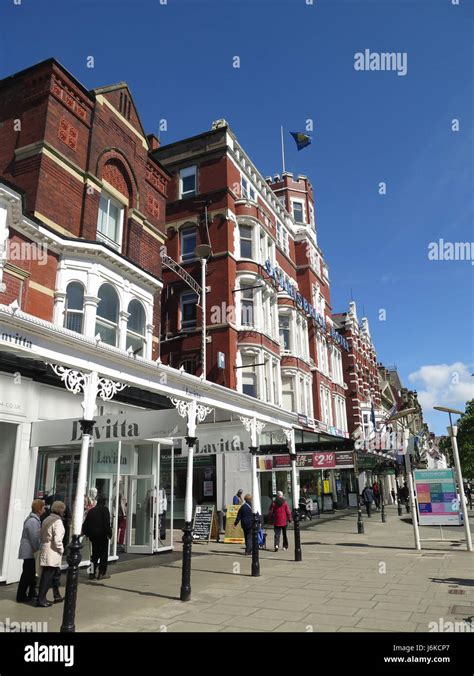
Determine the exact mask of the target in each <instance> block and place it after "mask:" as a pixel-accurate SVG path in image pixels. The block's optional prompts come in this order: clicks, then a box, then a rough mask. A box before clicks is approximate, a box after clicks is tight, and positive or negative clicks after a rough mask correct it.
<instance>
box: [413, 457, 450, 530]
mask: <svg viewBox="0 0 474 676" xmlns="http://www.w3.org/2000/svg"><path fill="white" fill-rule="evenodd" d="M415 488H416V496H417V504H418V514H419V516H420V526H460V525H461V516H460V511H459V510H460V504H459V498H458V494H457V491H456V482H455V479H454V470H452V469H434V470H429V469H417V470H415Z"/></svg>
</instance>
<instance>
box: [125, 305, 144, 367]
mask: <svg viewBox="0 0 474 676" xmlns="http://www.w3.org/2000/svg"><path fill="white" fill-rule="evenodd" d="M128 313H129V315H130V316H129V318H128V323H127V342H126V345H125V349H127V350H128V348H129V347H131V348H132V350H133V351H134V354H139V355H141V356H143V354H144V350H145V310H144V309H143V305H142V304H141V303H140V301H139V300H136V299H134V300H132V301H130V303H129V305H128Z"/></svg>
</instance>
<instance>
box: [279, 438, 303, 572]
mask: <svg viewBox="0 0 474 676" xmlns="http://www.w3.org/2000/svg"><path fill="white" fill-rule="evenodd" d="M283 432H284V434H285V436H286V439H287V443H288V448H289V450H290V459H291V494H292V497H293V527H294V531H295V561H301V560H302V554H301V534H300V514H299V511H298V503H299V497H300V496H299V486H298V476H297V470H296V446H295V430H293V429H291V430H287V429H284V430H283Z"/></svg>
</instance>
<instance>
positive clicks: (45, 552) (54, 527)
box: [36, 500, 66, 608]
mask: <svg viewBox="0 0 474 676" xmlns="http://www.w3.org/2000/svg"><path fill="white" fill-rule="evenodd" d="M65 511H66V505H65V504H64V502H60V501H59V500H57V501H56V502H53V504H52V505H51V514H50V516H48V517H47V518H46V519H45V520H44V521H43V525H42V526H41V550H40V565H41V580H40V586H39V594H38V601H37V603H36V605H37V606H38V607H39V608H49V607H50V606H51V605H52V603H51V602H50V601H48V599H47V598H46V594H47V593H48V591H49V589H50V587H53V594H54V603H60V602H61V601H63V598H62V597H61V595H60V593H59V575H60V569H61V560H62V556H63V553H64V544H63V538H64V533H65V529H64V524H63V518H62V517H63V516H64V513H65Z"/></svg>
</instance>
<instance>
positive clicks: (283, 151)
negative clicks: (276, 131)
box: [281, 125, 286, 173]
mask: <svg viewBox="0 0 474 676" xmlns="http://www.w3.org/2000/svg"><path fill="white" fill-rule="evenodd" d="M281 163H282V165H283V173H285V171H286V169H285V144H284V141H283V125H281Z"/></svg>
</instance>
